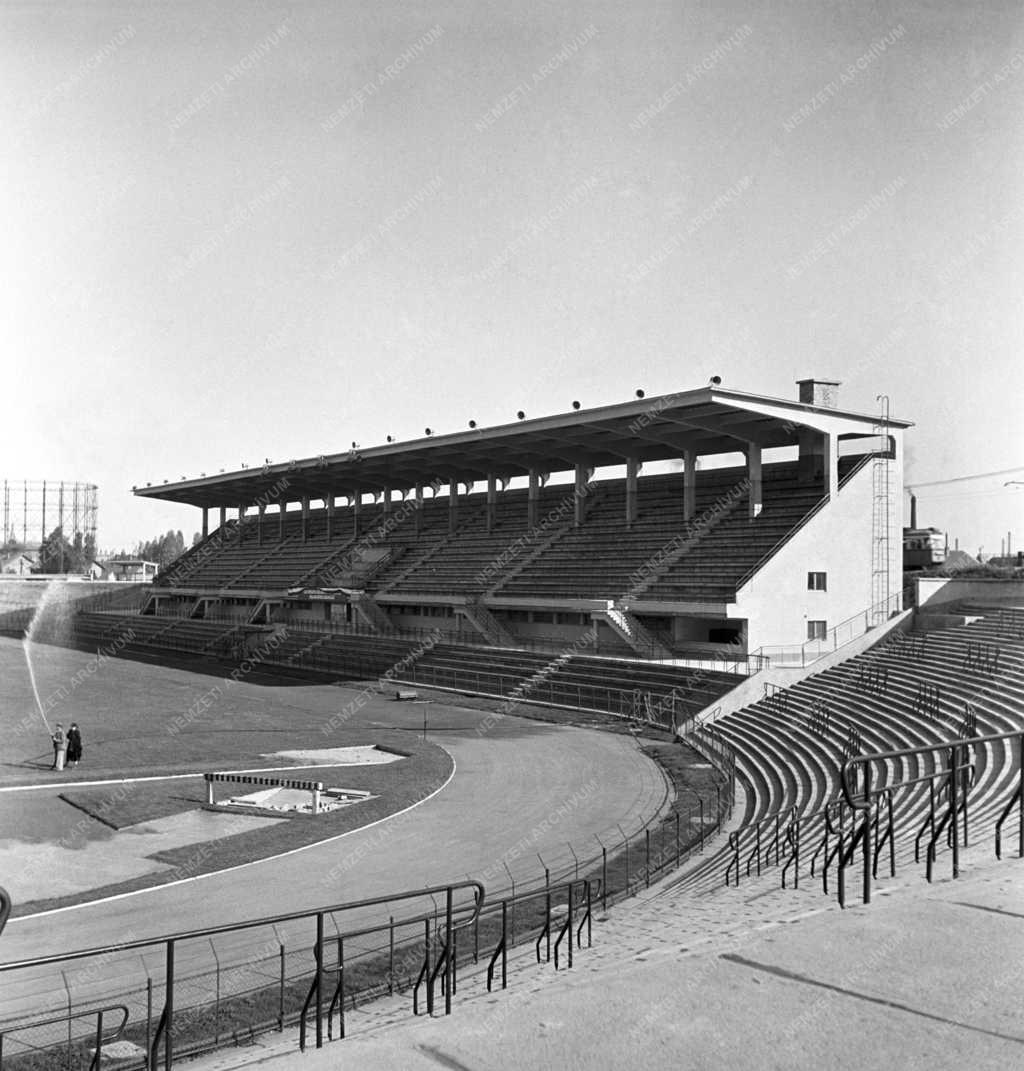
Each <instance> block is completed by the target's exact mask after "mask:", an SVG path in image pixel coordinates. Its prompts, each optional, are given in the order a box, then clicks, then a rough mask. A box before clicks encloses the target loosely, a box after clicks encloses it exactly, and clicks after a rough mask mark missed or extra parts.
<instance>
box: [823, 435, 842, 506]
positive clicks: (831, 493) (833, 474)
mask: <svg viewBox="0 0 1024 1071" xmlns="http://www.w3.org/2000/svg"><path fill="white" fill-rule="evenodd" d="M821 438H822V444H821V445H822V451H821V453H822V458H821V461H822V467H823V468H824V470H825V490H826V491H827V492H828V497H829V498H830V499H832V500H833V501H834V500H835V497H836V495H837V494H839V438H838V436H836V435H832V434H828V433H826V434H824V435H823V436H822V437H821Z"/></svg>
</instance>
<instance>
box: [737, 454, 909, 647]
mask: <svg viewBox="0 0 1024 1071" xmlns="http://www.w3.org/2000/svg"><path fill="white" fill-rule="evenodd" d="M871 502H872V491H871V464H870V463H869V464H867V465H865V466H864V468H863V469H861V470H860V472H858V473H857V474H856V475H855V476H853V477H852V478H851V480H850V481H849V482H848V483H847V484H846V486H845V487H843V488H842V490H841V491H840V492H839V494H838V495H837V496H836V501H835V502H832V503H830V504H829V505H828V506H826V507H825V508H824V509H823V510H821V512H819V513H818V514H817V516H815V517H813V518H812V519H811V520H810V521H808V522H807V524H806V525H805V526H804V527H803V528H802V529H801V530H800V531H799V532H798V533H797V534H796V535H795V536H794V537H793V538H792V539H791V540H790V541H789V542H788V543H787V544H786V545H785V546H784V547H783V548H782V549H781V550H780V551H779V552H778V553H777V554H776V555H775V557H774V558H772V559H771V561H769V562H768V564H767V565H766V566H765V567H764V568H763V569H761V570H760V571H759V572H758V573H757V574H756V575H755V576H754V578H753V579H752V580H751V581H750V582H749V583H748V584H745V585H744V586H743V588H741V589H740V591H739V592H738V593H737V598H736V609H735V612H731V613H730V616H734V617H745V618H746V619H747V621H748V626H747V650H748V651H750V652H753V651H755V650H757V648H758V647H762V646H775V645H779V644H800V643H804V642H805V641H806V639H807V622H808V621H809V620H815V621H825V622H827V628H828V629H833V628H835V626H836V625H838V624H840V623H841V622H843V621H845V620H846V619H847V618H849V617H853V616H854V615H855V614H857V613H862V612H863V611H864V610H865V609H867V608H868V607H869V606H870V605H871V602H872V593H871ZM895 542H896V545H897V546H898V545H899V541H898V540H897V541H895ZM810 572H822V573H826V574H827V575H828V580H827V584H828V590H827V591H808V590H807V574H808V573H810ZM900 575H901V574H900V573H897V574H896V575H895V577H894V580H893V583H892V588H893V590H894V591H899V586H900Z"/></svg>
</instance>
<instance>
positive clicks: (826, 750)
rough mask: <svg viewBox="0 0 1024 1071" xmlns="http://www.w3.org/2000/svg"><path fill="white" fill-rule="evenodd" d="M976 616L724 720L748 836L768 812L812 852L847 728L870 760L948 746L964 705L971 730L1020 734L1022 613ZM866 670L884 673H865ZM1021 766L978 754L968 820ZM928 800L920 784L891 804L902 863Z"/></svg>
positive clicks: (888, 647)
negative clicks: (973, 657) (793, 822)
mask: <svg viewBox="0 0 1024 1071" xmlns="http://www.w3.org/2000/svg"><path fill="white" fill-rule="evenodd" d="M973 612H975V613H979V614H984V616H983V617H981V619H980V620H975V621H972V622H971V623H969V624H965V625H962V626H958V627H954V628H947V629H942V630H935V631H929V632H927V633H926V634H921V635H922V636H925V635H926V637H927V638H926V639H923V641H922V642H920V643H917V644H913V645H911V644H907V643H905V642H902V641H901V640H899V639H898V638H892V639H890V641H889V642H886V643H882V644H880V645H878V646H876V647H874V648H872V649H871V650H869V651H867V652H865V653H863V654H861V655H859V656H857V657H856V658H852V659H849V660H848V661H846V662H843V663H840V664H839V665H837V666H834V667H832V668H830V669H827V670H825V671H824V672H822V673H818V674H815V675H812V676H810V677H808V678H806V679H805V680H803V681H801V682H800V683H798V684H796V685H794V686H793V687H791V688H788V689H786V690H785V691H784V692H782V693H779V694H777V695H773V696H766V697H765V698H763V699H762V700H760V701H758V702H756V703H754V704H752V705H750V706H748V707H745V708H744V709H742V710H739V711H736V712H733V713H730V714H728V715H726V716H725V717H722V718H721V719H719V720H718V721H717V722H716V723H715V725H714V730H713V732H714V734H715V735H716V736H718V737H719V738H720V739H721V740H723V741H725V742H726V743H727V744H728V745H729V746H731V747H732V748H733V749H734V750H735V752H736V754H737V769H738V771H739V773H740V776H741V777H742V779H743V781H744V783H745V787H746V790H747V803H746V810H745V813H744V815H743V825H744V827H745V828H747V829H755V828H756V827H757V825H758V824H759V823H764V822H765V821H766V820H767V819H770V818H771V817H772V816H775V815H780V816H783V817H784V818H785V820H786V821H787V822H788V821H789V820H790V819H792V818H794V817H796V818H799V819H800V820H801V822H802V824H803V827H804V828H803V834H802V836H803V838H804V842H805V844H810V845H811V846H812V850H813V846H814V845H815V844H816V843H817V841H818V840H819V839H820V837H821V835H822V833H823V831H824V814H825V808H826V806H828V805H829V804H834V802H835V801H836V800H837V799H839V797H840V789H839V771H840V768H841V765H842V761H843V758H844V745H845V743H846V741H847V740H848V738H849V734H850V732H851V731H854V732H855V733H857V734H858V736H859V746H858V751H859V752H860V753H870V752H880V751H892V750H899V749H902V748H913V747H919V746H922V745H933V744H944V743H951V742H952V741H954V740H956V738H957V736H958V734H959V733H960V732H961V731H962V727H963V723H964V715H965V712H966V711H967V710H968V709H970V710H971V711H972V712H973V714H974V715H975V717H976V730H975V732H976V735H986V734H996V733H1003V732H1015V731H1021V730H1022V729H1024V720H1022V717H1021V710H1022V709H1024V610H1019V611H1008V610H1002V611H998V610H993V609H992V608H983V607H974V608H973ZM1017 615H1019V617H1018V616H1017ZM979 643H984V644H988V645H991V646H993V647H997V648H998V649H999V652H1000V660H999V664H998V669H997V670H995V671H993V672H986V671H985V670H984V669H979V668H978V667H977V666H975V665H972V663H971V662H970V659H969V657H968V656H969V652H970V650H971V649H972V648H975V649H976V646H977V645H978V644H979ZM865 667H867V669H869V670H884V671H885V674H884V676H881V675H876V676H875V677H874V678H872V677H871V675H870V674H865V673H864V672H863V670H864V669H865ZM872 679H874V680H879V679H881V680H884V687H883V686H871V685H870V684H869V683H868V682H869V681H870V680H872ZM923 686H928V687H932V688H936V687H937V688H938V703H937V705H936V706H935V707H934V708H932V709H929V710H923V709H922V707H921V704H920V703H919V702H918V699H919V696H920V695H921V689H922V687H923ZM821 711H827V714H828V718H827V720H826V721H825V722H824V723H822V721H821V720H820V719H819V720H818V721H817V722H815V719H814V715H815V713H816V712H821ZM894 769H895V768H894V767H893V770H894ZM1016 769H1017V764H1016V762H1015V761H1014V745H1013V742H1012V741H1005V742H1002V743H998V744H996V745H988V746H986V747H985V748H982V749H979V751H978V753H977V761H976V768H975V775H974V777H975V780H974V787H973V789H972V792H971V801H972V802H971V821H972V823H973V824H975V825H977V826H979V827H980V826H982V825H984V824H985V823H991V821H992V819H993V818H994V815H995V813H996V812H997V809H998V808H999V807H1001V806H1002V805H1003V804H1005V801H1006V798H1008V792H1009V790H1010V787H1011V786H1010V784H1009V781H1008V778H1009V777H1010V776H1011V775H1012V774H1013V771H1015V770H1016ZM934 772H935V766H934V757H928V756H925V757H923V758H922V759H921V760H920V761H918V762H914V763H908V765H907V767H905V768H904V769H903V771H902V776H904V777H907V778H911V777H922V778H923V777H926V776H927V775H929V774H931V773H934ZM940 787H941V785H940ZM929 800H930V796H929V786H928V784H927V783H926V782H922V783H921V784H920V785H918V786H914V787H911V788H908V789H905V790H901V793H900V796H899V798H898V800H897V801H896V810H897V817H898V821H899V827H900V830H901V832H902V840H901V842H900V843H899V844H898V845H897V848H898V850H899V852H900V853H901V857H902V858H904V859H906V858H907V856H908V855H910V854H912V850H913V844H912V840H913V836H912V835H913V834H914V833H915V832H916V830H917V829H918V828H920V825H921V823H922V821H923V819H924V817H925V815H926V814H927V810H928V806H929ZM908 838H909V839H908ZM809 855H810V853H808V855H807V856H806V857H805V862H806V859H807V858H809ZM720 879H721V874H720V873H719V874H718V875H717V880H720Z"/></svg>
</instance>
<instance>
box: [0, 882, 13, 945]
mask: <svg viewBox="0 0 1024 1071" xmlns="http://www.w3.org/2000/svg"><path fill="white" fill-rule="evenodd" d="M13 906H14V901H13V900H12V899H11V894H10V893H9V892H8V891H7V890H6V889H5V888H4V887H3V886H2V885H0V934H2V933H3V932H4V927H5V926H6V925H7V920H8V919H9V918H10V917H11V908H12V907H13Z"/></svg>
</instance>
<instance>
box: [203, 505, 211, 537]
mask: <svg viewBox="0 0 1024 1071" xmlns="http://www.w3.org/2000/svg"><path fill="white" fill-rule="evenodd" d="M209 534H210V510H209V507H207V506H203V539H205V538H206V537H207V536H208V535H209Z"/></svg>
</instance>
